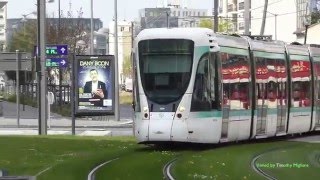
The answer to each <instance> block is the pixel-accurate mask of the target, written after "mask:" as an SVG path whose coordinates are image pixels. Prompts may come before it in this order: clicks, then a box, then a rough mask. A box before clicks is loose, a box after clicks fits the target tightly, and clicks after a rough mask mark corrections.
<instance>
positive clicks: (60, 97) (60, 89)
mask: <svg viewBox="0 0 320 180" xmlns="http://www.w3.org/2000/svg"><path fill="white" fill-rule="evenodd" d="M60 5H61V4H60V0H58V44H61V38H60V30H61V12H60V11H61V10H60ZM59 105H60V110H61V109H62V67H60V66H59Z"/></svg>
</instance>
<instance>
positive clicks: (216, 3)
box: [213, 0, 219, 32]
mask: <svg viewBox="0 0 320 180" xmlns="http://www.w3.org/2000/svg"><path fill="white" fill-rule="evenodd" d="M213 6H214V7H213V8H214V10H213V13H214V20H213V31H214V32H218V26H219V20H218V9H219V0H214V2H213Z"/></svg>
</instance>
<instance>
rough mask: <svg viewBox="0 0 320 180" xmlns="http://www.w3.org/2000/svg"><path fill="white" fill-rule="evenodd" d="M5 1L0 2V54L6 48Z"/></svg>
mask: <svg viewBox="0 0 320 180" xmlns="http://www.w3.org/2000/svg"><path fill="white" fill-rule="evenodd" d="M7 3H8V2H7V1H0V52H2V51H5V50H6V47H7V38H6V30H7Z"/></svg>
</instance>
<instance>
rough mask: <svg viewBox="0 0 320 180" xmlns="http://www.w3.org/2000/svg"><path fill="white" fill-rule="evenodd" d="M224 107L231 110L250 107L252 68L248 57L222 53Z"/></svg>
mask: <svg viewBox="0 0 320 180" xmlns="http://www.w3.org/2000/svg"><path fill="white" fill-rule="evenodd" d="M221 63H222V82H223V105H224V106H230V109H249V107H250V96H249V93H250V89H249V79H250V70H249V69H250V67H249V61H248V58H247V57H246V56H243V55H234V54H226V53H221Z"/></svg>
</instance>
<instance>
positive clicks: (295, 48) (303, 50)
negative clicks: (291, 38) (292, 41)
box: [287, 45, 309, 56]
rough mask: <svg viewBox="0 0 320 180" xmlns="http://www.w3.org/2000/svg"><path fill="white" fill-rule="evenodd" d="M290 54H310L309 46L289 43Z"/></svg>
mask: <svg viewBox="0 0 320 180" xmlns="http://www.w3.org/2000/svg"><path fill="white" fill-rule="evenodd" d="M287 49H288V52H289V55H293V54H294V55H304V56H309V51H308V47H306V46H301V45H287Z"/></svg>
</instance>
